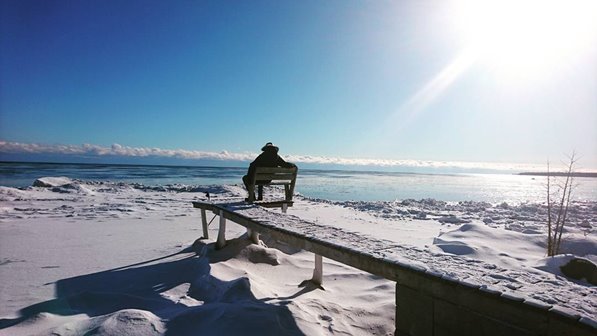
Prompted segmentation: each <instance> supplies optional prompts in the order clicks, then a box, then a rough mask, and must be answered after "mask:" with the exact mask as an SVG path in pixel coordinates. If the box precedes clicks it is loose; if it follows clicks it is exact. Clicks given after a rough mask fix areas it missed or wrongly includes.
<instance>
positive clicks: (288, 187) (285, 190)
mask: <svg viewBox="0 0 597 336" xmlns="http://www.w3.org/2000/svg"><path fill="white" fill-rule="evenodd" d="M284 196H286V200H287V201H290V200H291V199H292V195H291V194H290V186H289V185H288V184H285V185H284Z"/></svg>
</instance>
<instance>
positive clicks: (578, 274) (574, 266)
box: [560, 258, 597, 286]
mask: <svg viewBox="0 0 597 336" xmlns="http://www.w3.org/2000/svg"><path fill="white" fill-rule="evenodd" d="M560 270H562V273H563V274H564V275H565V276H567V277H569V278H573V279H576V280H580V279H583V278H584V279H586V280H587V282H589V283H590V284H591V285H594V286H595V285H597V266H596V265H595V264H594V263H593V262H591V261H590V260H587V259H583V258H574V259H572V260H570V261H569V262H568V263H567V264H566V265H564V266H560Z"/></svg>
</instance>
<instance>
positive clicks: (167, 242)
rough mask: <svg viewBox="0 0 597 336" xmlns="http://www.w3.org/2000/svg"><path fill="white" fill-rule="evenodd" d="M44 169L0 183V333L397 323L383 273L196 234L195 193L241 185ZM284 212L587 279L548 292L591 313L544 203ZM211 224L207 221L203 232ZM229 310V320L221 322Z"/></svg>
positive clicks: (376, 327) (356, 328) (360, 328)
mask: <svg viewBox="0 0 597 336" xmlns="http://www.w3.org/2000/svg"><path fill="white" fill-rule="evenodd" d="M42 181H43V182H45V185H46V186H45V187H31V188H26V189H23V190H20V189H14V188H7V187H2V188H1V189H0V195H1V197H2V210H1V211H2V212H1V214H0V216H1V220H2V223H1V226H0V230H1V237H2V244H1V252H2V253H1V255H2V260H1V267H0V278H2V279H3V284H2V287H1V292H0V294H1V297H2V301H3V302H7V304H6V305H3V307H2V308H1V309H2V311H1V312H0V316H2V317H5V318H4V319H3V320H2V325H1V326H2V328H3V329H1V330H0V334H6V335H9V334H10V335H13V334H41V335H46V334H51V333H52V332H55V333H57V334H85V333H86V332H88V331H93V332H94V333H95V334H117V333H121V334H122V333H124V331H125V330H129V331H130V330H133V329H134V330H139V331H138V332H139V333H140V334H174V335H176V334H185V332H190V331H191V330H192V331H193V332H199V331H201V332H202V333H207V334H210V333H211V334H218V333H221V332H226V331H228V332H234V331H235V330H236V331H238V330H243V331H246V330H248V329H250V328H246V326H247V325H251V326H254V327H255V328H254V329H252V330H256V331H255V332H256V334H263V333H264V330H268V332H269V330H271V328H272V326H276V327H279V328H280V329H279V330H277V332H275V333H277V334H307V335H311V334H332V333H343V334H353V335H354V334H363V335H368V334H392V333H393V331H394V293H393V292H394V286H393V284H392V283H391V282H389V281H387V280H384V279H381V278H379V277H375V276H372V275H370V274H367V273H365V272H362V271H359V270H356V269H353V268H350V267H348V266H345V265H342V264H339V263H335V262H333V261H329V260H324V263H325V265H324V269H325V272H324V283H325V289H326V290H325V291H319V290H314V289H313V288H300V287H298V286H297V285H298V284H299V283H300V282H302V281H303V280H305V279H308V278H309V277H310V273H311V271H312V254H310V253H308V252H304V251H296V250H294V249H292V248H290V247H288V246H278V245H277V244H276V242H271V241H267V239H265V238H264V239H265V241H264V244H263V245H262V246H251V245H248V243H247V241H246V240H244V239H240V240H235V241H233V242H232V243H231V244H230V246H228V247H227V248H226V249H224V250H221V251H214V250H213V249H211V248H210V246H209V245H205V243H209V241H207V242H203V243H197V244H195V245H194V247H193V242H194V241H195V239H196V238H198V237H199V236H200V234H201V231H200V230H201V228H200V224H199V216H198V213H197V212H194V211H193V209H192V208H191V207H190V201H191V200H195V199H201V198H204V192H208V191H209V192H210V194H211V195H212V197H214V198H218V197H234V196H240V195H243V190H242V188H241V187H238V186H229V185H223V186H210V187H188V186H163V187H146V186H143V185H138V184H126V183H102V182H90V181H76V180H70V179H43V180H42ZM39 185H42V183H39ZM289 213H291V214H293V215H296V216H299V217H301V218H305V219H309V220H311V221H314V222H316V223H322V224H325V225H332V226H337V227H342V228H345V229H348V230H351V231H354V232H358V233H361V234H363V235H370V236H373V237H381V238H384V239H391V240H393V241H396V242H399V243H403V244H405V245H410V246H416V247H418V248H421V249H425V250H429V251H433V252H437V253H448V254H456V255H461V256H466V257H469V258H472V259H476V260H482V261H484V262H488V263H493V264H495V266H496V267H500V268H508V269H513V270H516V269H525V270H531V271H533V272H535V273H536V274H537V275H538V276H542V277H549V278H550V279H551V281H552V282H553V283H555V284H556V285H558V286H561V287H563V288H565V287H566V286H571V287H573V288H574V289H575V290H576V291H577V292H578V291H582V292H583V293H584V295H576V294H578V293H575V294H574V295H571V296H569V297H560V298H553V297H549V298H547V300H556V301H558V302H553V303H557V304H558V305H561V306H563V307H566V308H569V309H572V310H573V311H576V312H578V313H579V314H582V315H583V316H587V317H590V318H592V319H593V320H595V315H596V313H595V311H596V306H595V305H596V303H595V302H594V300H591V298H594V296H595V289H594V287H593V286H590V285H589V284H587V283H586V282H584V281H575V280H570V279H567V278H565V277H563V276H562V275H561V273H560V272H559V269H558V267H557V265H558V264H560V263H561V262H563V261H564V260H565V259H567V258H570V257H569V256H563V257H558V258H555V259H547V258H545V257H544V256H545V234H544V231H545V228H544V225H543V224H542V223H543V220H544V214H545V209H544V208H543V207H542V206H541V205H538V204H520V205H510V204H507V203H499V204H489V203H484V202H442V201H437V200H433V199H424V200H420V201H415V200H404V201H394V202H362V201H361V202H348V201H344V202H331V201H325V200H318V199H309V198H305V197H297V203H296V204H295V206H294V207H293V208H291V209H290V211H289ZM596 213H597V204H596V203H595V202H594V201H583V202H577V203H575V204H574V207H573V211H571V215H572V217H571V218H570V226H569V227H568V230H567V232H566V235H567V237H566V240H565V246H564V250H565V252H567V253H573V254H575V255H577V256H584V257H586V258H589V259H592V260H595V255H594V254H595V251H596V250H597V249H596V247H597V239H596V237H595V233H594V232H592V231H591V228H592V226H594V224H595V222H594V221H595V214H596ZM215 229H216V226H215V225H213V224H212V226H211V227H210V230H214V232H210V236H212V237H214V236H215ZM228 229H229V231H230V232H229V233H228V237H238V236H241V235H242V234H244V232H245V230H244V228H242V227H238V226H234V225H230V226H229V228H228ZM266 246H269V248H268V247H266ZM197 251H199V252H200V253H199V254H198V255H197V254H196V252H197ZM154 259H155V260H154ZM5 279H7V280H5ZM578 297H585V298H588V299H585V300H584V301H583V300H581V301H579V300H578ZM537 299H538V300H542V299H546V298H543V297H537ZM25 307H27V308H26V309H24V310H22V311H21V312H18V310H19V309H22V308H25ZM230 319H234V321H237V322H238V325H236V323H235V325H230V324H227V323H225V321H229V320H230ZM239 319H240V320H239ZM241 321H242V322H241ZM216 322H217V323H216ZM216 326H223V327H226V328H231V329H225V330H217V329H215V328H216ZM143 328H147V329H143ZM234 328H240V329H234ZM260 328H261V329H260ZM264 328H267V329H264Z"/></svg>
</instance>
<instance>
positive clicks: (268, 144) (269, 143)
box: [261, 142, 278, 152]
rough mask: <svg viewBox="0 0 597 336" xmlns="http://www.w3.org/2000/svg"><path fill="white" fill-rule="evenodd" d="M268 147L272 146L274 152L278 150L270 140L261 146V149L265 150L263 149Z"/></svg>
mask: <svg viewBox="0 0 597 336" xmlns="http://www.w3.org/2000/svg"><path fill="white" fill-rule="evenodd" d="M268 148H273V149H274V150H275V151H276V152H277V151H278V147H276V146H274V144H273V143H271V142H268V143H266V144H265V146H263V147H261V151H263V152H265V150H267V149H268Z"/></svg>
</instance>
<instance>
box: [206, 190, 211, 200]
mask: <svg viewBox="0 0 597 336" xmlns="http://www.w3.org/2000/svg"><path fill="white" fill-rule="evenodd" d="M205 197H207V200H208V201H210V200H211V197H210V196H209V191H208V192H206V193H205Z"/></svg>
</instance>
